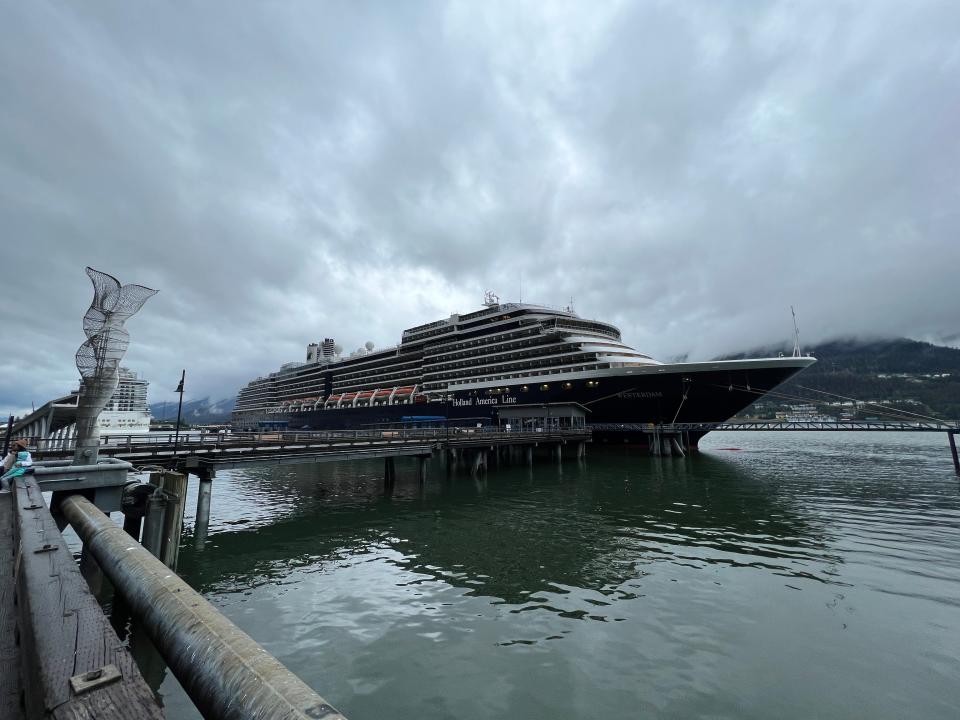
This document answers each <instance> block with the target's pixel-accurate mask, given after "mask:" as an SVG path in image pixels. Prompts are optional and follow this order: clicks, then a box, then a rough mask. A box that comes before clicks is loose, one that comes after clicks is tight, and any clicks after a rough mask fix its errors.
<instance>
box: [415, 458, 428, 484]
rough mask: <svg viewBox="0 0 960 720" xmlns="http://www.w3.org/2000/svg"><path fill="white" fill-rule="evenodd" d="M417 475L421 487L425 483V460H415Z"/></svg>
mask: <svg viewBox="0 0 960 720" xmlns="http://www.w3.org/2000/svg"><path fill="white" fill-rule="evenodd" d="M417 475H418V477H419V480H420V484H421V485H422V484H423V483H425V482H426V481H427V458H425V457H418V458H417Z"/></svg>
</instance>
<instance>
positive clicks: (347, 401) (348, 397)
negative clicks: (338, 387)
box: [340, 392, 357, 407]
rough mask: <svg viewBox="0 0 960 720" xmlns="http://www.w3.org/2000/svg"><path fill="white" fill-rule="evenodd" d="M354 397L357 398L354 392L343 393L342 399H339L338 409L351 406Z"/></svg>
mask: <svg viewBox="0 0 960 720" xmlns="http://www.w3.org/2000/svg"><path fill="white" fill-rule="evenodd" d="M356 397H357V394H356V393H355V392H351V393H344V394H343V397H342V398H341V399H340V407H343V406H345V405H350V406H353V401H354V399H355V398H356Z"/></svg>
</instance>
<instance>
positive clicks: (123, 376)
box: [97, 367, 150, 435]
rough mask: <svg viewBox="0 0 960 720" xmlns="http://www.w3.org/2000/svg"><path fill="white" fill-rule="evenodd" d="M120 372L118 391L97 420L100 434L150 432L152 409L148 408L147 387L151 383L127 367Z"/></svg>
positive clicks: (115, 391) (111, 397)
mask: <svg viewBox="0 0 960 720" xmlns="http://www.w3.org/2000/svg"><path fill="white" fill-rule="evenodd" d="M119 372H120V382H119V383H118V384H117V389H116V390H114V391H113V395H111V396H110V402H108V403H107V406H106V407H105V408H104V409H103V410H101V411H100V417H99V418H97V426H98V427H99V428H100V432H101V433H102V434H104V435H111V434H113V435H116V434H123V435H135V434H138V433H147V432H150V409H149V408H148V407H147V387H148V386H149V384H150V383H148V382H147V381H146V380H144V379H143V378H141V377H139V376H138V375H137V373H135V372H134V371H133V370H129V369H127V368H125V367H122V368H120V371H119Z"/></svg>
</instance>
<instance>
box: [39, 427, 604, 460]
mask: <svg viewBox="0 0 960 720" xmlns="http://www.w3.org/2000/svg"><path fill="white" fill-rule="evenodd" d="M589 434H590V429H589V428H534V429H511V430H507V429H505V428H504V427H497V426H485V427H482V428H463V427H450V428H442V427H441V428H436V427H434V428H401V429H396V430H392V429H357V430H297V431H288V430H284V431H279V430H265V431H262V432H229V433H223V432H217V431H206V430H201V431H190V430H188V431H184V432H182V433H180V435H179V437H177V436H176V435H175V433H172V432H166V433H156V432H154V433H149V434H138V435H132V434H129V435H124V434H104V435H101V436H100V447H101V448H102V449H105V450H108V451H109V450H115V451H116V450H120V451H122V450H126V451H130V452H135V451H136V450H140V449H148V448H151V449H152V448H156V447H157V446H161V445H169V446H170V447H173V445H174V443H175V442H176V444H177V446H178V449H182V450H184V451H185V452H189V451H190V450H191V449H195V448H198V447H210V446H213V447H217V448H229V447H244V446H249V445H267V444H271V443H276V444H283V445H289V444H296V443H319V442H351V441H353V442H391V441H393V442H398V443H400V442H410V441H417V442H446V441H451V442H471V441H477V442H481V441H487V440H493V441H501V442H502V441H505V440H520V439H533V440H544V441H547V440H557V439H566V438H571V437H578V438H579V437H582V436H584V435H589ZM26 440H27V442H28V444H29V446H30V447H31V448H32V449H35V450H36V451H37V452H39V453H51V452H56V451H67V450H72V449H73V440H72V439H69V440H65V439H63V438H41V437H33V438H26Z"/></svg>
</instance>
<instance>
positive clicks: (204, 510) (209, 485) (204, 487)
mask: <svg viewBox="0 0 960 720" xmlns="http://www.w3.org/2000/svg"><path fill="white" fill-rule="evenodd" d="M199 478H200V484H199V486H198V487H197V519H196V521H195V523H194V532H193V536H194V540H195V541H196V542H197V543H199V544H201V545H202V544H203V543H204V542H206V540H207V531H208V530H209V529H210V496H211V495H212V493H213V478H214V472H213V470H207V471H206V472H205V473H203V474H202V475H200V476H199Z"/></svg>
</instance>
